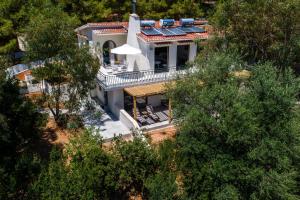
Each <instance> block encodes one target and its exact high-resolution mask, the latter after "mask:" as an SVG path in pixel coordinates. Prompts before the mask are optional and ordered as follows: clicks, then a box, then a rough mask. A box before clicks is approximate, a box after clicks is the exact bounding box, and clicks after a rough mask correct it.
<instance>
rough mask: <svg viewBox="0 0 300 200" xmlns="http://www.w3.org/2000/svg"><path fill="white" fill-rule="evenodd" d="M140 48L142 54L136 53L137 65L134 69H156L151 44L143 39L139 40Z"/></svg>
mask: <svg viewBox="0 0 300 200" xmlns="http://www.w3.org/2000/svg"><path fill="white" fill-rule="evenodd" d="M139 48H140V49H141V51H142V55H136V65H134V68H133V70H150V69H154V50H152V51H151V48H150V45H149V44H147V43H145V42H143V41H141V40H139ZM151 61H152V63H151Z"/></svg>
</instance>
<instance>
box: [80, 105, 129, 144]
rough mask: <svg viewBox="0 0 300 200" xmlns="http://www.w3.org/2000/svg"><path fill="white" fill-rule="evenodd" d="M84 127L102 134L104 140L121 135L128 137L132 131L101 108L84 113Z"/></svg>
mask: <svg viewBox="0 0 300 200" xmlns="http://www.w3.org/2000/svg"><path fill="white" fill-rule="evenodd" d="M82 116H83V121H84V126H85V127H87V128H92V129H93V131H94V132H95V133H97V134H100V135H101V137H102V138H103V139H104V140H108V139H111V138H113V137H114V136H119V135H122V136H124V135H128V134H130V133H131V131H130V130H129V129H128V128H127V127H126V126H125V125H124V124H123V123H122V122H121V121H120V120H118V119H117V118H115V117H114V116H113V115H112V114H111V113H109V112H106V111H104V110H103V109H102V108H101V107H100V106H99V107H98V106H97V107H96V108H95V110H93V111H90V110H89V111H83V112H82Z"/></svg>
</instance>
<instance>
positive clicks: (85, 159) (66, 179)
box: [30, 131, 118, 199]
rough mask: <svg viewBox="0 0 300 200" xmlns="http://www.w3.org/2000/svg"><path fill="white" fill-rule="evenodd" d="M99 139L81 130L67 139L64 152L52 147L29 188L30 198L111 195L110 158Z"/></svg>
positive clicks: (114, 188) (112, 174)
mask: <svg viewBox="0 0 300 200" xmlns="http://www.w3.org/2000/svg"><path fill="white" fill-rule="evenodd" d="M101 145H102V141H101V140H99V138H98V137H97V136H93V135H92V133H91V132H89V131H85V132H83V133H82V134H79V135H78V137H76V138H74V139H72V140H71V142H70V144H68V145H67V147H66V151H65V154H62V152H61V150H59V149H53V151H52V153H51V159H50V163H49V165H48V166H45V168H44V170H43V172H42V173H41V174H40V176H39V178H38V180H37V181H36V182H35V183H34V184H33V186H32V188H31V193H30V194H31V198H33V199H111V197H113V196H114V195H116V194H115V193H117V192H118V191H117V183H116V180H115V179H116V178H115V175H116V173H115V168H114V166H115V165H114V163H115V160H114V158H113V157H112V156H111V155H110V154H109V153H107V152H105V151H104V150H103V149H102V148H101Z"/></svg>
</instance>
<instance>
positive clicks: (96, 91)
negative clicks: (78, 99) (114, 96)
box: [90, 84, 105, 104]
mask: <svg viewBox="0 0 300 200" xmlns="http://www.w3.org/2000/svg"><path fill="white" fill-rule="evenodd" d="M90 94H91V96H92V97H97V98H98V99H99V100H100V101H101V102H102V103H103V104H105V97H104V90H103V89H101V88H100V86H99V85H98V84H97V86H96V88H95V89H93V90H91V93H90Z"/></svg>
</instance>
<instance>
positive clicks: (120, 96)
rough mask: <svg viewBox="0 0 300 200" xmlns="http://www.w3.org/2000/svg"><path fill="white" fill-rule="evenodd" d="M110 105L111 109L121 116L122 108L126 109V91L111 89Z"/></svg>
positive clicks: (117, 115) (108, 95)
mask: <svg viewBox="0 0 300 200" xmlns="http://www.w3.org/2000/svg"><path fill="white" fill-rule="evenodd" d="M107 98H108V102H107V103H108V107H109V109H110V111H111V112H112V113H113V114H114V115H115V116H116V117H117V118H119V117H120V110H121V109H124V93H123V90H122V89H120V90H113V91H109V92H108V94H107Z"/></svg>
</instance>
